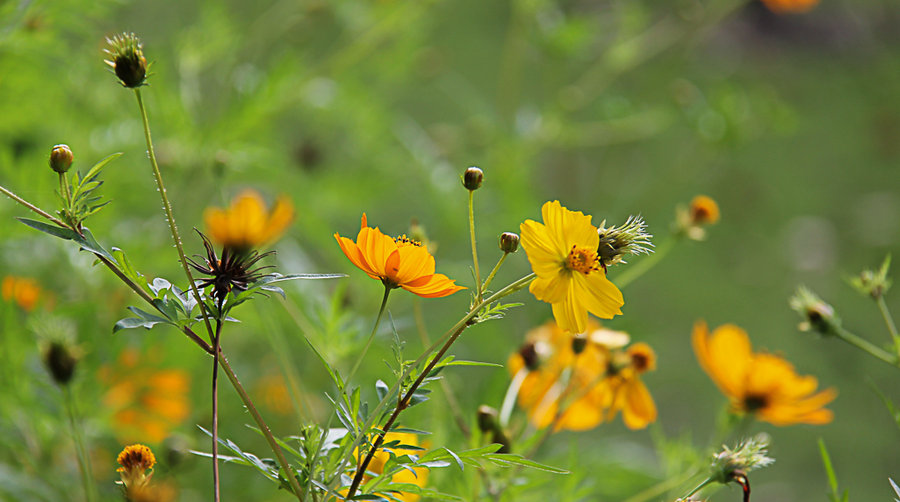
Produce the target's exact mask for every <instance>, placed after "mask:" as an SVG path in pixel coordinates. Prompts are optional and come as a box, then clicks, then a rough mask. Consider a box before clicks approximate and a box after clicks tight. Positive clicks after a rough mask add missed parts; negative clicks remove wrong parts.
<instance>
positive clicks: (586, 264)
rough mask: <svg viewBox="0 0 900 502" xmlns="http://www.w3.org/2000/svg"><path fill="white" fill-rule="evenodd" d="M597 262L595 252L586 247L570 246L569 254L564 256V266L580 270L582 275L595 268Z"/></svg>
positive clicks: (596, 267)
mask: <svg viewBox="0 0 900 502" xmlns="http://www.w3.org/2000/svg"><path fill="white" fill-rule="evenodd" d="M598 264H599V258H598V257H597V252H596V251H594V250H591V249H587V248H580V247H577V246H572V250H571V251H569V256H567V257H566V268H567V269H569V270H575V271H577V272H581V273H582V274H584V275H587V274H589V273H591V272H592V271H594V270H597V269H598Z"/></svg>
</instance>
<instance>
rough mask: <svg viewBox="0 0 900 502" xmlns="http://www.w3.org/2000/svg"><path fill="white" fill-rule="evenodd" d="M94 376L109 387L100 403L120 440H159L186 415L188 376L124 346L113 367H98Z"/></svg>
mask: <svg viewBox="0 0 900 502" xmlns="http://www.w3.org/2000/svg"><path fill="white" fill-rule="evenodd" d="M98 376H99V379H100V381H101V383H103V384H104V385H105V386H106V387H107V388H108V389H109V390H107V391H106V394H105V395H104V397H103V404H104V406H106V407H107V408H108V409H109V410H110V411H111V412H112V414H113V415H112V416H113V425H114V428H115V431H116V436H117V437H119V438H121V439H126V440H128V439H138V438H139V439H141V440H143V441H148V442H151V443H159V442H160V441H162V440H163V439H165V438H166V437H167V436H168V435H169V434H170V433H171V431H172V430H173V429H174V428H176V427H178V426H179V425H180V424H181V423H183V422H184V421H185V419H187V417H188V415H190V401H189V399H188V392H189V390H190V377H189V376H188V374H187V372H185V371H183V370H179V369H159V368H158V367H156V365H155V364H153V363H152V362H151V363H149V364H148V362H147V361H146V360H143V361H142V360H141V358H140V357H139V356H138V353H137V351H135V350H133V349H126V350H124V351H122V353H121V354H120V356H119V360H118V361H117V363H116V365H115V366H103V367H101V368H100V370H99V373H98Z"/></svg>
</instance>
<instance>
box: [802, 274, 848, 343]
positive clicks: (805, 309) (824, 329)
mask: <svg viewBox="0 0 900 502" xmlns="http://www.w3.org/2000/svg"><path fill="white" fill-rule="evenodd" d="M790 305H791V308H792V309H794V311H795V312H797V313H798V314H800V315H801V316H802V317H803V322H801V323H800V326H799V327H800V330H801V331H811V330H812V331H816V332H818V333H819V334H821V335H831V334H834V331H835V329H836V328H837V327H839V326H840V325H841V320H840V319H839V318H838V317H837V315H836V314H835V313H834V308H833V307H832V306H831V305H829V304H827V303H825V301H824V300H822V299H821V298H819V297H818V295H816V294H815V293H813V292H812V291H810V290H809V289H807V288H805V287H803V286H800V287H799V288H797V293H796V294H794V296H793V297H791V300H790Z"/></svg>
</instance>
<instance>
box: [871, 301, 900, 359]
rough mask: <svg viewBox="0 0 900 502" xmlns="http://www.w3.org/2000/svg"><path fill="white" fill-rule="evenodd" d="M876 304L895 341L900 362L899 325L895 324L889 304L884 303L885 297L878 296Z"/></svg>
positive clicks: (895, 349) (895, 348)
mask: <svg viewBox="0 0 900 502" xmlns="http://www.w3.org/2000/svg"><path fill="white" fill-rule="evenodd" d="M875 303H877V304H878V310H880V311H881V317H883V318H884V324H886V325H887V328H888V331H890V332H891V338H893V339H894V352H895V353H896V354H897V358H898V360H900V334H898V333H897V325H896V324H894V317H893V316H892V315H891V311H890V310H888V306H887V303H885V302H884V295H878V298H876V299H875Z"/></svg>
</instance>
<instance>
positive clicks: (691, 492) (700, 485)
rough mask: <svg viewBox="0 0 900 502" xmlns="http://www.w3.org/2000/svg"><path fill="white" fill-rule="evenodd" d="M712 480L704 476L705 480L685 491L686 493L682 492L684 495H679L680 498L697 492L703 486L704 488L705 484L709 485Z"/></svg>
mask: <svg viewBox="0 0 900 502" xmlns="http://www.w3.org/2000/svg"><path fill="white" fill-rule="evenodd" d="M713 481H715V480H714V479H713V478H706V481H704V482H702V483H700V484H699V485H697V486H695V487H694V489H693V490H691V491H689V492H687V493H686V494H684V496H683V497H681V498H683V499H686V498H688V497H690V496H691V495H693V494H695V493H697V492H699V491H700V490H702V489H703V488H705V487H706V486H707V485H709V484H710V483H712V482H713Z"/></svg>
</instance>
